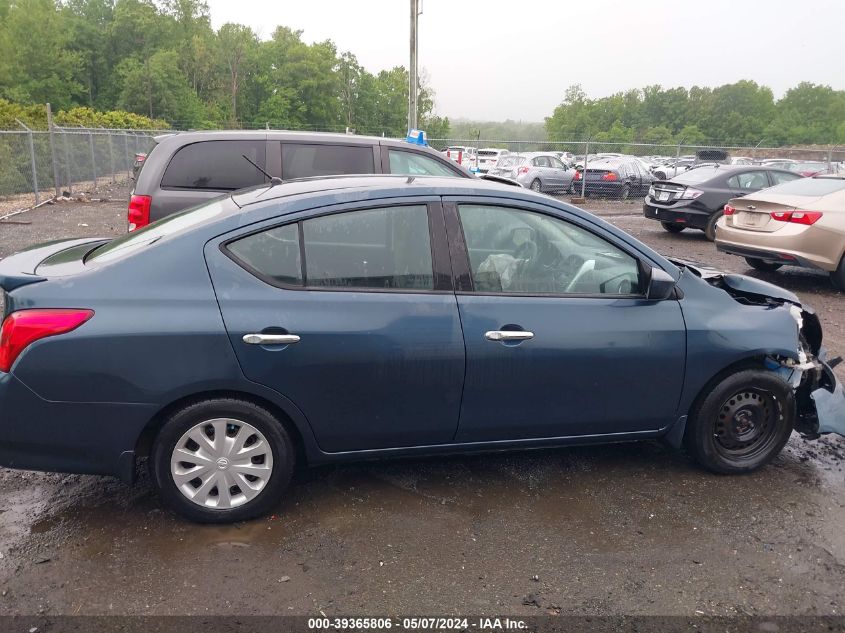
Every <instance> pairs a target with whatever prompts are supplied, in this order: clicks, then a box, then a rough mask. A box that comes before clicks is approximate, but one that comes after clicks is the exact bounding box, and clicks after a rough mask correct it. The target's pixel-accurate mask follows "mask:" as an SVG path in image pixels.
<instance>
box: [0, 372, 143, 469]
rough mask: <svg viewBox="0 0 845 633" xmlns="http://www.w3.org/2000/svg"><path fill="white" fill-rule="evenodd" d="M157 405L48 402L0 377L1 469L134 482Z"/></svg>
mask: <svg viewBox="0 0 845 633" xmlns="http://www.w3.org/2000/svg"><path fill="white" fill-rule="evenodd" d="M153 415H154V407H153V406H152V405H142V404H123V403H90V402H53V401H49V400H44V399H43V398H41V397H39V396H38V395H37V394H35V393H34V392H33V391H32V390H30V389H29V387H27V386H26V385H25V384H24V383H22V382H21V381H20V380H18V379H17V378H16V377H15V376H13V375H12V374H4V373H0V466H4V467H6V468H17V469H22V470H42V471H50V472H67V473H81V474H92V475H114V476H116V477H119V478H120V479H123V480H124V481H132V480H133V478H134V476H135V456H134V449H135V444H136V442H137V440H138V437H139V436H140V434H141V431H142V430H143V429H144V427H145V426H146V424H147V422H148V421H149V420H150V419H151V418H152V416H153Z"/></svg>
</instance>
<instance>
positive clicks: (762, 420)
mask: <svg viewBox="0 0 845 633" xmlns="http://www.w3.org/2000/svg"><path fill="white" fill-rule="evenodd" d="M780 416H781V412H780V405H779V404H778V401H777V400H776V399H775V397H774V396H773V394H771V393H767V392H765V391H759V390H756V389H745V390H743V391H740V392H738V393H736V394H734V395H732V396H731V397H730V398H728V399H727V400H726V401H725V402H723V403H722V406H721V408H720V409H719V413H718V415H717V416H716V419H715V421H714V429H713V434H714V436H715V440H716V450H718V451H719V452H720V453H722V454H723V455H725V456H726V457H728V458H731V459H734V458H737V457H740V458H743V459H752V458H753V457H754V455H755V454H756V453H758V452H760V451H765V450H766V448H767V446H768V444H769V442H771V441H772V439H773V438H774V437H775V434H776V433H775V432H776V430H777V422H778V419H779V418H780Z"/></svg>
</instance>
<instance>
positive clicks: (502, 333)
mask: <svg viewBox="0 0 845 633" xmlns="http://www.w3.org/2000/svg"><path fill="white" fill-rule="evenodd" d="M484 338H486V339H487V340H488V341H527V340H529V339H532V338H534V332H527V331H525V330H490V331H489V332H485V333H484Z"/></svg>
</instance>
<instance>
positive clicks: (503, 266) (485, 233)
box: [458, 204, 642, 296]
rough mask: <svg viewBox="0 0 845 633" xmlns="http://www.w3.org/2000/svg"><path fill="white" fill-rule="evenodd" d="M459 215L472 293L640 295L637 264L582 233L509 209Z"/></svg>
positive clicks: (478, 208)
mask: <svg viewBox="0 0 845 633" xmlns="http://www.w3.org/2000/svg"><path fill="white" fill-rule="evenodd" d="M458 213H459V216H460V220H461V225H462V227H463V232H464V238H465V240H466V245H467V250H468V253H469V260H470V267H471V269H472V271H471V272H472V281H473V289H474V291H475V292H480V293H485V294H489V293H525V294H544V293H551V294H564V295H566V294H572V295H617V296H618V295H637V294H642V288H641V281H640V272H639V266H638V262H637V260H636V259H635V258H633V257H631V256H630V255H628V254H627V253H625V252H624V251H622V250H621V249H619V248H617V247H616V246H614V245H613V244H611V243H609V242H607V241H606V240H604V239H602V238H600V237H598V236H597V235H595V234H593V233H591V232H589V231H587V230H585V229H582V228H581V227H578V226H576V225H574V224H571V223H569V222H566V221H564V220H561V219H559V218H554V217H551V216H547V215H544V214H541V213H535V212H532V211H525V210H521V209H513V208H508V207H496V206H485V205H469V204H467V205H460V206H459V209H458Z"/></svg>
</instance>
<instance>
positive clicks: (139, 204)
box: [127, 196, 153, 231]
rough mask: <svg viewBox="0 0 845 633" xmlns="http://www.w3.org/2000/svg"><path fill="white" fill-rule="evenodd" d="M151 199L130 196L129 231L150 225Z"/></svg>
mask: <svg viewBox="0 0 845 633" xmlns="http://www.w3.org/2000/svg"><path fill="white" fill-rule="evenodd" d="M152 201H153V199H152V198H150V197H149V196H132V197H131V198H129V213H128V214H127V216H128V218H129V230H130V231H134V230H135V229H140V228H141V227H142V226H147V225H148V224H149V223H150V204H151V203H152Z"/></svg>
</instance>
